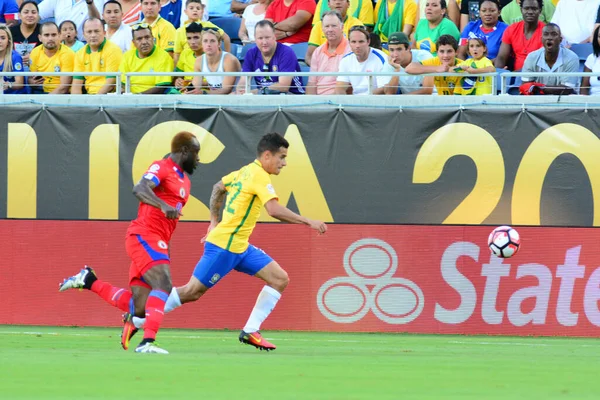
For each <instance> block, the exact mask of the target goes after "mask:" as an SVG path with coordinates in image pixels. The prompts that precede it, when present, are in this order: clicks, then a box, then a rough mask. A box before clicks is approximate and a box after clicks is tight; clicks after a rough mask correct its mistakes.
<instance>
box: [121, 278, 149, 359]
mask: <svg viewBox="0 0 600 400" xmlns="http://www.w3.org/2000/svg"><path fill="white" fill-rule="evenodd" d="M129 284H130V286H131V292H132V293H133V297H132V301H131V309H130V310H129V312H126V313H125V314H123V331H122V332H121V347H123V350H127V349H128V348H129V342H130V341H131V338H132V337H133V335H135V334H136V333H137V332H138V330H139V329H138V328H139V327H138V326H136V325H135V324H134V322H133V319H134V318H139V317H141V318H144V317H145V315H146V301H147V299H148V296H149V295H150V292H151V290H152V288H151V287H150V285H148V284H147V283H145V282H143V281H142V280H141V279H137V278H136V279H132V280H130V283H129Z"/></svg>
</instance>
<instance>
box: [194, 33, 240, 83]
mask: <svg viewBox="0 0 600 400" xmlns="http://www.w3.org/2000/svg"><path fill="white" fill-rule="evenodd" d="M222 40H223V38H222V36H221V34H220V33H219V32H218V31H217V30H216V29H204V30H203V31H202V50H203V51H204V54H202V55H201V56H200V57H199V58H196V64H195V65H194V72H204V73H207V72H239V71H240V70H241V69H242V67H241V65H240V62H239V60H238V59H237V58H236V57H235V56H233V55H232V54H230V53H227V52H226V51H222V50H221V41H222ZM235 79H236V77H235V76H204V77H202V76H197V75H196V76H194V79H193V81H192V89H191V90H188V91H187V93H196V94H229V93H231V92H232V91H233V89H234V87H235Z"/></svg>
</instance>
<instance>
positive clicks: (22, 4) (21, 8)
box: [19, 0, 40, 13]
mask: <svg viewBox="0 0 600 400" xmlns="http://www.w3.org/2000/svg"><path fill="white" fill-rule="evenodd" d="M27 4H33V5H34V6H35V9H36V10H38V13H39V11H40V8H39V7H38V4H37V3H36V2H35V1H33V0H27V1H24V2H22V3H21V7H19V12H23V9H24V8H25V6H26V5H27Z"/></svg>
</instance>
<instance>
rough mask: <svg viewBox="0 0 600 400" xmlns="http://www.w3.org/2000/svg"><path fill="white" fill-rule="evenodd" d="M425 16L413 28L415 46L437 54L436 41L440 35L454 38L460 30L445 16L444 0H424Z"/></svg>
mask: <svg viewBox="0 0 600 400" xmlns="http://www.w3.org/2000/svg"><path fill="white" fill-rule="evenodd" d="M426 1H427V5H426V6H425V18H426V19H422V20H420V21H419V23H418V24H417V29H416V30H415V43H416V46H415V47H416V48H417V49H420V50H427V51H429V52H430V53H431V54H433V55H434V56H435V55H436V54H437V48H436V45H435V43H436V41H437V40H438V38H439V37H440V36H442V35H451V36H453V37H454V38H455V39H456V40H459V38H460V32H459V31H458V28H457V27H456V25H454V23H453V22H452V21H450V20H449V19H448V18H445V14H446V0H426Z"/></svg>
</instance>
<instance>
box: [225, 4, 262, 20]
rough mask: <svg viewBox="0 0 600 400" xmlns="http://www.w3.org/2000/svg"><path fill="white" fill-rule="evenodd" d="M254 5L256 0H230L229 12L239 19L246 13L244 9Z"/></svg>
mask: <svg viewBox="0 0 600 400" xmlns="http://www.w3.org/2000/svg"><path fill="white" fill-rule="evenodd" d="M256 3H258V0H232V1H231V6H229V10H230V11H231V13H232V14H233V15H234V16H236V17H241V16H242V15H243V14H244V12H245V11H246V8H248V7H249V6H250V5H253V4H256Z"/></svg>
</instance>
